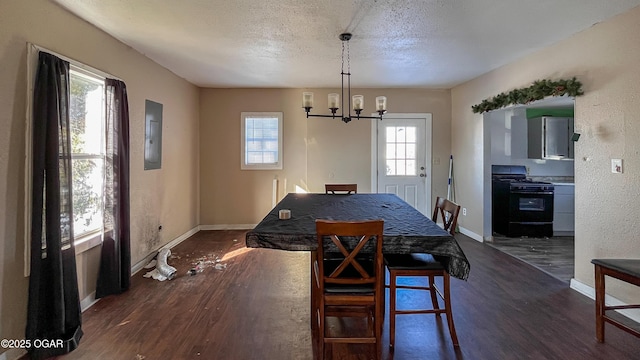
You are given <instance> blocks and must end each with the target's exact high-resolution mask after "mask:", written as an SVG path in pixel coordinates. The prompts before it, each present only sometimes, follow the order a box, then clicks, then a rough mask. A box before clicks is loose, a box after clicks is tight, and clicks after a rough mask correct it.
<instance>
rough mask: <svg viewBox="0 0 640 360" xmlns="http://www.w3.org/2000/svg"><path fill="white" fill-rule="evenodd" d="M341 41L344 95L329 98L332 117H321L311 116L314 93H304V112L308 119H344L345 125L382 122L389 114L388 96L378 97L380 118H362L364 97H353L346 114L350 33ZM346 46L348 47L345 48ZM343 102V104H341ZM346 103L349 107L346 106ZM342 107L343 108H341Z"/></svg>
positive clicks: (334, 95)
mask: <svg viewBox="0 0 640 360" xmlns="http://www.w3.org/2000/svg"><path fill="white" fill-rule="evenodd" d="M339 38H340V40H341V41H342V72H341V73H340V74H341V75H342V86H341V91H342V95H339V94H336V93H332V94H329V96H328V103H329V110H331V115H320V114H309V112H310V111H311V109H313V93H312V92H303V93H302V107H303V108H304V111H305V112H306V113H307V118H309V117H330V118H333V119H335V118H336V117H338V118H340V119H342V121H344V122H345V123H348V122H349V121H351V120H352V119H380V120H382V115H384V113H385V112H387V97H386V96H378V97H376V112H377V113H378V116H361V115H360V113H362V110H363V109H364V96H362V95H353V98H352V104H351V105H352V106H351V107H349V112H348V113H346V114H345V110H344V109H346V108H347V107H348V104H349V99H350V98H351V63H350V56H349V40H350V39H351V34H350V33H343V34H340V37H339ZM345 44H346V46H345ZM345 47H346V48H347V72H344V49H345ZM345 78H346V80H347V88H346V89H345V87H344V85H345V84H344V82H345ZM345 90H346V92H347V97H346V98H345V96H344V93H345ZM341 101H342V102H341ZM345 103H346V104H347V106H345ZM338 105H340V106H341V107H339V106H338ZM351 109H353V111H354V112H355V115H351ZM338 110H340V114H338V113H337V112H338Z"/></svg>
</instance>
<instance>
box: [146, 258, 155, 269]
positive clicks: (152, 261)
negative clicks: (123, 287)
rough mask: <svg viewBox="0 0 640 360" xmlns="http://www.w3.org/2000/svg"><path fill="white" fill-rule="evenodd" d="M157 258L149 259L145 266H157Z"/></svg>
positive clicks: (149, 267)
mask: <svg viewBox="0 0 640 360" xmlns="http://www.w3.org/2000/svg"><path fill="white" fill-rule="evenodd" d="M156 262H157V261H156V259H152V260H151V261H149V263H148V264H147V265H145V266H144V268H145V269H151V268H154V267H156Z"/></svg>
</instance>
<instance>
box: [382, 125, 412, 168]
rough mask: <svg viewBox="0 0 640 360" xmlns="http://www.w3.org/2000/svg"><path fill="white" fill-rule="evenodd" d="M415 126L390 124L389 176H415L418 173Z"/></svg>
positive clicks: (388, 138) (388, 129)
mask: <svg viewBox="0 0 640 360" xmlns="http://www.w3.org/2000/svg"><path fill="white" fill-rule="evenodd" d="M416 141H417V138H416V127H415V126H388V127H387V137H386V147H387V149H386V150H387V156H386V158H387V176H415V175H416V174H417V169H416V168H417V165H416V164H417V160H416V157H417V154H416Z"/></svg>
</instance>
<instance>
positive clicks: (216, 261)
mask: <svg viewBox="0 0 640 360" xmlns="http://www.w3.org/2000/svg"><path fill="white" fill-rule="evenodd" d="M221 261H222V259H220V257H218V255H216V254H207V255H205V256H201V257H199V258H197V259H196V260H195V262H193V263H192V265H193V267H192V268H191V269H190V270H189V272H188V274H189V275H195V274H197V273H200V272H203V271H204V269H206V268H210V267H212V268H214V269H216V270H224V269H226V268H227V264H224V263H221Z"/></svg>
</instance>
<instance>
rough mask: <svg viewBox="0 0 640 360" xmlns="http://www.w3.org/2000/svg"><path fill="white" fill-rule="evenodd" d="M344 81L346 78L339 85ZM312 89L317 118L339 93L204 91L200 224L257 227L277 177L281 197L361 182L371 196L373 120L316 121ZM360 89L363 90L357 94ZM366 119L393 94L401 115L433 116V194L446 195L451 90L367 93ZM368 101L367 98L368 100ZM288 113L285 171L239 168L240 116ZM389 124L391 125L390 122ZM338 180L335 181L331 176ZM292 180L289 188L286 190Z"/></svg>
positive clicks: (393, 105)
mask: <svg viewBox="0 0 640 360" xmlns="http://www.w3.org/2000/svg"><path fill="white" fill-rule="evenodd" d="M336 81H339V79H336ZM307 90H310V91H313V92H314V94H315V99H316V108H315V109H314V111H315V110H317V111H318V113H327V112H328V110H327V111H326V112H325V110H324V109H323V108H324V107H325V106H326V97H327V94H328V93H329V92H335V91H337V90H336V89H304V90H303V89H202V91H201V97H200V113H201V119H202V120H201V125H200V131H201V133H200V147H201V162H200V169H201V175H200V176H201V184H202V189H201V196H202V202H201V223H202V224H203V225H238V224H256V223H258V222H259V221H260V220H261V219H262V218H263V217H264V216H265V215H266V214H267V212H268V211H269V210H270V209H271V208H272V206H271V205H272V204H271V199H272V188H273V179H274V178H276V177H277V178H278V180H279V185H278V198H282V196H284V194H285V193H286V192H295V187H296V186H300V187H301V188H303V189H305V190H307V191H311V192H324V184H325V183H327V182H355V183H357V184H358V190H359V191H361V192H369V191H371V126H372V121H374V120H364V119H363V120H359V121H358V120H353V121H352V122H350V123H348V124H345V123H343V122H342V121H340V120H338V119H335V120H333V119H326V118H309V119H307V118H306V117H305V113H304V111H303V109H302V107H301V103H302V92H303V91H307ZM353 91H356V90H355V89H354V90H353ZM357 91H358V93H359V94H360V93H361V94H362V95H364V96H365V105H366V106H365V110H364V112H363V113H365V114H371V113H372V112H373V104H374V103H373V99H374V98H375V96H377V95H382V94H384V95H386V96H387V98H388V104H389V105H388V107H389V108H390V109H391V110H390V111H392V112H394V113H420V112H428V113H432V114H433V145H432V147H433V157H434V158H436V157H437V158H439V159H440V164H439V165H433V188H432V196H437V195H446V191H447V177H448V161H447V160H448V158H449V154H450V150H449V149H450V142H449V140H450V138H451V133H450V129H451V126H450V118H451V115H450V112H451V110H450V109H451V103H450V93H449V91H448V90H421V89H360V90H357ZM367 99H368V100H367ZM243 111H282V112H283V113H284V114H283V115H284V129H283V132H284V134H283V136H284V167H283V169H282V170H269V171H265V170H259V171H258V170H240V113H241V112H243ZM383 121H384V120H383ZM331 174H333V177H331V176H332V175H331ZM285 180H286V184H287V189H286V192H285V189H284V188H283V186H284V182H285Z"/></svg>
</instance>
